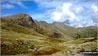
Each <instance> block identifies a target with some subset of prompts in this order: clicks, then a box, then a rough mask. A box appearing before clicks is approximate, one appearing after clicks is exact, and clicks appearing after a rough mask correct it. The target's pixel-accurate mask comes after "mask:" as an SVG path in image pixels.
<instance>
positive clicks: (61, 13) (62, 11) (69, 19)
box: [51, 3, 97, 27]
mask: <svg viewBox="0 0 98 56" xmlns="http://www.w3.org/2000/svg"><path fill="white" fill-rule="evenodd" d="M72 8H73V9H74V11H72ZM91 8H93V10H94V12H95V13H96V6H94V5H93V6H92V7H91ZM88 10H89V9H87V10H85V9H84V7H82V6H74V7H73V4H72V3H63V4H62V6H59V7H56V9H55V10H54V11H52V12H51V19H52V20H53V21H55V22H64V23H69V25H70V26H74V27H88V26H95V25H97V23H96V22H94V21H93V20H92V19H91V18H87V16H86V17H85V16H81V15H83V13H84V12H85V13H87V14H88V16H90V14H89V13H88ZM75 13H78V15H80V16H81V17H79V16H78V15H77V14H75ZM93 15H95V14H93Z"/></svg>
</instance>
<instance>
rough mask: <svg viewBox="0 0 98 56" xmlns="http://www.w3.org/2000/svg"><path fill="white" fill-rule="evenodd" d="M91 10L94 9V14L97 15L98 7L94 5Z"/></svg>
mask: <svg viewBox="0 0 98 56" xmlns="http://www.w3.org/2000/svg"><path fill="white" fill-rule="evenodd" d="M91 8H92V10H93V11H94V13H97V12H98V7H97V5H95V4H93V5H92V6H91Z"/></svg>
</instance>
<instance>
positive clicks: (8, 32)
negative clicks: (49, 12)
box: [0, 13, 97, 56]
mask: <svg viewBox="0 0 98 56" xmlns="http://www.w3.org/2000/svg"><path fill="white" fill-rule="evenodd" d="M0 20H1V41H0V42H1V54H2V55H20V56H21V55H51V56H57V55H66V56H68V55H69V54H70V55H76V54H79V52H81V51H96V49H97V44H96V43H97V38H96V37H97V27H93V26H92V27H85V28H74V27H71V26H68V25H65V24H63V23H60V22H54V23H51V24H50V23H47V22H45V21H36V20H33V18H32V17H30V16H29V15H27V14H24V13H20V14H16V15H12V16H8V17H0ZM77 34H78V35H79V36H80V37H79V38H77ZM88 47H89V48H88ZM72 50H75V52H73V51H72Z"/></svg>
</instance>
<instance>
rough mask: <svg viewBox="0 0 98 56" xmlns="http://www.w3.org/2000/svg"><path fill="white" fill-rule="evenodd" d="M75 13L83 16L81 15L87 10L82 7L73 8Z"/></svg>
mask: <svg viewBox="0 0 98 56" xmlns="http://www.w3.org/2000/svg"><path fill="white" fill-rule="evenodd" d="M73 12H75V13H77V14H81V13H84V12H85V10H84V8H83V7H82V6H77V7H75V8H73Z"/></svg>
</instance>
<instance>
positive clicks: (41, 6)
mask: <svg viewBox="0 0 98 56" xmlns="http://www.w3.org/2000/svg"><path fill="white" fill-rule="evenodd" d="M97 12H98V4H97V0H74V1H73V0H58V1H57V0H2V1H1V16H10V15H13V14H18V13H25V14H28V15H30V16H31V17H32V18H33V19H34V20H38V21H47V22H48V23H52V22H63V23H65V24H68V25H70V26H74V27H88V26H95V25H97V21H98V20H97V19H98V17H97Z"/></svg>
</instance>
